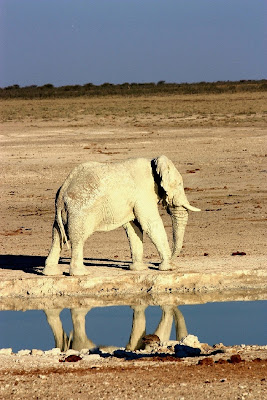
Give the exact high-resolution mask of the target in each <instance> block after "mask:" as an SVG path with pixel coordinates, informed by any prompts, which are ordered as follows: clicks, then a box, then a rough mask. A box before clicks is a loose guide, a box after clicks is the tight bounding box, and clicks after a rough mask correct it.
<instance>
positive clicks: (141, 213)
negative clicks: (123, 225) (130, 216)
mask: <svg viewBox="0 0 267 400" xmlns="http://www.w3.org/2000/svg"><path fill="white" fill-rule="evenodd" d="M135 211H136V216H137V219H138V221H139V222H140V225H141V227H142V229H143V230H144V231H145V232H146V233H147V234H148V236H149V237H150V239H151V240H152V242H153V244H154V245H155V246H156V248H157V250H158V252H159V255H160V258H161V260H162V261H161V264H160V266H159V269H160V270H161V271H166V270H169V269H172V265H171V264H170V258H171V250H170V246H169V243H168V238H167V234H166V232H165V228H164V225H163V222H162V219H161V218H160V215H159V212H158V207H157V205H156V204H155V205H153V204H152V205H151V204H150V205H149V206H148V207H145V208H144V207H139V208H137V209H136V210H135Z"/></svg>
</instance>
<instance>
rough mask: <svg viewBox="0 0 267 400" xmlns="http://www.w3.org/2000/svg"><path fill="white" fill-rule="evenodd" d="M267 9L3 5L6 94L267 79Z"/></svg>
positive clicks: (0, 1) (92, 2)
mask: <svg viewBox="0 0 267 400" xmlns="http://www.w3.org/2000/svg"><path fill="white" fill-rule="evenodd" d="M266 4H267V2H266V0H0V15H1V16H0V87H5V86H8V85H13V84H19V85H21V86H26V85H32V84H37V85H42V84H45V83H52V84H54V85H55V86H61V85H67V84H85V83H88V82H92V83H94V84H97V85H98V84H101V83H104V82H110V83H124V82H130V83H131V82H158V81H159V80H165V81H167V82H199V81H217V80H240V79H262V78H266V75H267V74H266V72H267V65H266V44H267V43H266V25H267V17H266V15H267V5H266ZM264 36H265V37H264ZM264 53H265V54H264Z"/></svg>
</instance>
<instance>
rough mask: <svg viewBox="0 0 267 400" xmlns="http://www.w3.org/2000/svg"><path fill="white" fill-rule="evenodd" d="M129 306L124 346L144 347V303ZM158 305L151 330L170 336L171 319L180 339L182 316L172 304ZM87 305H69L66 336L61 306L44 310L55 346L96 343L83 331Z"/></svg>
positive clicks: (79, 346)
mask: <svg viewBox="0 0 267 400" xmlns="http://www.w3.org/2000/svg"><path fill="white" fill-rule="evenodd" d="M131 308H132V309H133V322H132V330H131V335H130V339H129V342H128V344H127V345H126V349H127V350H139V349H144V348H145V344H144V342H143V341H142V338H143V337H144V336H145V335H146V316H145V310H146V308H147V306H143V305H141V306H132V307H131ZM160 308H161V310H162V315H161V319H160V322H159V324H158V327H157V329H156V330H155V332H154V334H155V335H157V336H158V337H159V338H160V340H161V341H162V342H164V341H167V340H169V338H170V335H171V329H172V323H173V319H174V323H175V330H176V340H181V339H182V338H183V337H185V336H187V329H186V325H185V320H184V317H183V315H182V313H181V311H180V310H179V309H178V308H177V307H176V306H173V305H171V306H161V307H160ZM90 309H91V308H73V309H71V319H72V324H73V331H72V332H71V333H70V336H69V337H68V336H67V334H66V333H65V331H64V329H63V326H62V322H61V319H60V313H61V311H62V310H61V309H53V310H44V311H45V314H46V318H47V322H48V324H49V326H50V327H51V330H52V332H53V335H54V339H55V347H58V348H60V349H61V351H63V352H64V351H67V350H68V349H74V350H78V351H80V350H82V349H89V350H90V349H94V348H96V347H98V346H97V345H96V344H95V343H93V342H92V341H91V340H90V339H89V338H88V337H87V334H86V328H85V317H86V315H87V313H88V312H89V311H90ZM105 347H107V346H101V348H102V349H104V348H105ZM109 347H110V346H109Z"/></svg>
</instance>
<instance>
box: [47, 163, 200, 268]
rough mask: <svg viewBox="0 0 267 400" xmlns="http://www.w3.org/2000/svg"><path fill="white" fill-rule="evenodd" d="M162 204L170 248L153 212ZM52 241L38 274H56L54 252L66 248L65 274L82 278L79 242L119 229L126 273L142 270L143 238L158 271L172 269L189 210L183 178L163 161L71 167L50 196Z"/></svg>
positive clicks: (157, 216) (193, 208)
mask: <svg viewBox="0 0 267 400" xmlns="http://www.w3.org/2000/svg"><path fill="white" fill-rule="evenodd" d="M160 201H162V203H163V205H164V206H165V207H166V209H167V211H168V213H169V214H170V215H171V217H172V224H173V249H172V252H171V250H170V247H169V244H168V240H167V235H166V232H165V229H164V226H163V222H162V219H161V217H160V215H159V211H158V203H159V202H160ZM55 206H56V213H55V221H54V225H53V234H52V236H53V239H52V247H51V250H50V253H49V255H48V257H47V259H46V263H45V268H44V270H43V273H44V275H58V274H61V273H62V272H61V270H60V269H59V267H58V260H59V256H60V251H61V249H62V246H63V244H64V243H65V242H68V240H69V241H70V244H71V262H70V275H85V274H87V273H88V269H86V268H85V266H84V264H83V246H84V242H85V240H86V239H87V238H88V237H89V236H90V235H92V233H93V232H96V231H110V230H113V229H116V228H118V227H120V226H123V227H124V229H125V230H126V233H127V236H128V239H129V242H130V248H131V254H132V261H133V262H132V264H131V265H130V269H131V270H135V271H138V270H142V269H145V268H147V267H146V266H145V265H144V263H143V233H144V232H145V233H147V234H148V236H149V237H150V239H151V240H152V242H153V243H154V245H155V246H156V248H157V250H158V252H159V255H160V258H161V264H160V266H159V269H160V270H168V269H171V268H172V265H171V260H173V259H174V257H175V256H177V255H178V254H179V253H180V251H181V248H182V244H183V237H184V230H185V226H186V224H187V219H188V210H191V211H200V210H199V209H198V208H195V207H192V206H191V205H190V204H189V202H188V200H187V198H186V195H185V192H184V187H183V179H182V176H181V175H180V173H179V172H178V171H177V169H176V168H175V166H174V165H173V163H172V161H170V160H169V159H168V158H167V157H166V156H160V157H158V158H155V159H153V160H148V159H145V158H137V159H128V160H125V161H121V162H116V163H98V162H87V163H84V164H81V165H79V166H77V167H76V168H74V170H73V171H72V172H71V173H70V175H69V176H68V177H67V179H66V180H65V182H64V183H63V185H62V186H61V188H60V189H59V190H58V192H57V195H56V201H55Z"/></svg>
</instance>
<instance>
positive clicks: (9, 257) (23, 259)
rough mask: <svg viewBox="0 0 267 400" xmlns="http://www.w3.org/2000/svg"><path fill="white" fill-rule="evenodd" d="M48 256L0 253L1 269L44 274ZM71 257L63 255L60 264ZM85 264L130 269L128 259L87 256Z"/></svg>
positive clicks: (66, 261) (67, 261)
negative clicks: (43, 270)
mask: <svg viewBox="0 0 267 400" xmlns="http://www.w3.org/2000/svg"><path fill="white" fill-rule="evenodd" d="M45 260H46V257H43V256H28V255H13V254H6V255H0V269H10V270H13V271H16V270H17V271H23V272H25V273H27V274H36V275H42V269H43V267H44V266H45ZM69 263H70V258H68V257H63V258H61V259H60V260H59V264H69ZM84 265H85V266H86V267H95V266H97V267H109V268H119V269H124V270H127V269H129V262H128V261H120V260H111V259H94V258H85V259H84Z"/></svg>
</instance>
